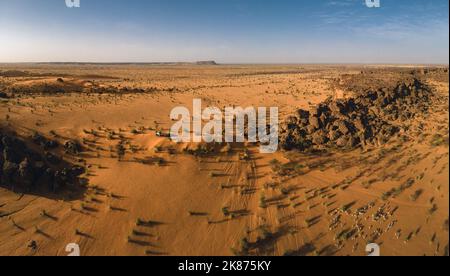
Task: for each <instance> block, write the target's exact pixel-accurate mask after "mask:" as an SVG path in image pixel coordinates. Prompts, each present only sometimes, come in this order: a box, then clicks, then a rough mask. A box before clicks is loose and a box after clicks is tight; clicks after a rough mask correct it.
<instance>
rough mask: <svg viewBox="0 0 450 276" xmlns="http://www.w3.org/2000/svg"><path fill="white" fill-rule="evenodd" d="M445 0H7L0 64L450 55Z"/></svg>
mask: <svg viewBox="0 0 450 276" xmlns="http://www.w3.org/2000/svg"><path fill="white" fill-rule="evenodd" d="M448 41H449V1H448V0H409V1H408V0H381V7H380V8H372V9H370V8H368V7H366V6H365V0H109V1H107V0H81V7H80V8H73V9H69V8H67V7H66V5H65V0H0V62H26V61H86V62H153V61H196V60H210V59H213V60H216V61H218V62H221V63H444V64H448V60H449V42H448Z"/></svg>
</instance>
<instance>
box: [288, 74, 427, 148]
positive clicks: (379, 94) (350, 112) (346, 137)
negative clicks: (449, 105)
mask: <svg viewBox="0 0 450 276" xmlns="http://www.w3.org/2000/svg"><path fill="white" fill-rule="evenodd" d="M431 94H432V93H431V91H430V90H429V89H428V87H426V86H425V85H423V84H422V83H421V82H419V81H418V80H417V79H413V80H411V81H410V82H406V83H401V84H399V85H397V86H396V87H395V88H393V89H388V88H379V89H377V90H371V91H367V92H366V93H360V94H357V95H356V96H355V97H354V98H350V99H341V100H332V99H328V100H326V101H325V102H323V103H321V104H319V105H318V106H316V107H315V108H313V109H312V110H309V111H306V110H298V112H297V114H295V115H294V116H291V117H290V118H288V120H287V121H286V122H285V123H284V125H282V127H281V138H280V141H281V146H282V148H283V149H285V150H292V149H298V150H300V151H308V150H314V149H326V148H340V149H354V148H356V147H361V146H362V147H364V146H366V145H370V144H372V145H374V144H383V143H385V142H387V141H388V140H389V139H390V138H391V137H392V136H393V135H395V134H396V133H397V132H398V131H399V129H398V127H396V126H395V121H398V120H399V121H404V120H408V119H411V118H413V117H414V116H415V114H417V113H419V112H424V111H426V110H427V108H428V107H429V102H430V97H431Z"/></svg>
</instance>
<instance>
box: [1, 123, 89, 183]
mask: <svg viewBox="0 0 450 276" xmlns="http://www.w3.org/2000/svg"><path fill="white" fill-rule="evenodd" d="M33 137H34V138H35V139H33V140H34V142H35V143H36V142H42V141H43V139H44V138H40V139H37V138H38V136H37V135H34V136H33ZM47 142H48V141H47ZM44 146H48V143H45V144H44ZM50 155H51V156H52V159H51V160H54V159H55V158H57V157H55V156H54V155H53V154H51V153H48V152H46V153H45V154H40V153H38V152H37V151H34V150H32V149H30V148H29V147H28V146H27V144H26V143H25V142H24V141H22V140H21V139H18V138H17V137H15V136H14V135H10V134H4V133H2V132H1V130H0V185H3V186H6V187H12V188H15V187H20V188H24V189H26V190H31V189H33V188H36V187H41V186H46V187H47V188H48V189H50V190H51V191H53V192H55V191H57V190H58V188H60V187H64V186H66V185H73V184H76V183H77V181H78V177H79V176H80V175H81V174H83V173H84V169H83V168H81V167H79V166H71V165H68V164H61V162H58V164H59V166H54V163H55V162H50V161H51V160H49V156H50ZM58 160H59V161H61V160H60V159H59V158H58Z"/></svg>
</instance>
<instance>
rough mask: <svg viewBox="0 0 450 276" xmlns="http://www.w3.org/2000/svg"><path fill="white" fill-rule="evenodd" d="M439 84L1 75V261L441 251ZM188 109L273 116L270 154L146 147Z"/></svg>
mask: <svg viewBox="0 0 450 276" xmlns="http://www.w3.org/2000/svg"><path fill="white" fill-rule="evenodd" d="M207 65H208V64H207ZM403 84H404V85H405V87H403V86H402V85H403ZM448 85H449V84H448V69H447V68H432V67H430V68H428V67H427V68H421V67H420V68H419V67H416V66H410V67H405V68H403V67H402V68H399V67H391V66H377V67H371V66H364V67H363V66H337V65H333V66H314V65H310V66H295V65H278V66H276V65H267V66H263V65H240V66H236V65H214V66H205V65H203V64H199V65H189V64H186V65H180V64H178V65H140V66H136V65H101V66H100V65H98V66H96V65H76V66H75V65H70V64H55V65H52V64H36V65H29V64H28V65H2V66H1V67H0V93H1V92H3V93H2V94H0V95H1V97H0V118H2V119H1V121H0V131H1V136H2V142H1V150H2V151H3V155H2V156H3V157H2V159H1V160H0V161H2V162H1V163H2V167H3V173H2V174H1V175H0V176H1V182H0V255H32V256H34V255H38V256H40V255H67V254H68V253H67V252H66V251H65V248H66V245H67V244H69V243H77V244H79V245H80V249H81V254H82V255H138V256H140V255H147V256H155V255H182V256H186V255H199V256H205V255H219V256H228V255H270V256H281V255H314V256H319V255H320V256H323V255H337V256H343V255H366V254H367V253H366V252H365V249H366V245H367V244H369V243H373V242H374V243H377V244H379V245H380V246H381V253H382V255H393V256H395V255H419V256H420V255H431V256H432V255H439V256H442V255H448V209H449V205H448V204H449V197H448V195H449V190H448V188H449V185H448V184H449V178H448V174H449V167H448V164H449V162H448V160H449V155H448V154H449V149H448V124H449V112H448V91H449V90H448V89H449V86H448ZM399 87H400V88H401V89H399ZM403 88H405V89H403ZM396 89H397V90H398V91H397V90H396ZM394 91H397V92H398V93H397V92H395V93H394ZM405 91H407V94H402V93H403V92H405ZM408 91H409V92H408ZM374 92H376V98H373V100H372V98H371V97H372V96H374ZM391 92H392V93H394V94H393V97H392V98H391V99H390V100H389V103H387V102H386V103H384V102H380V103H376V99H378V98H380V99H381V98H382V97H381V96H383V97H384V96H386V97H387V95H388V94H389V93H391ZM396 93H397V94H396ZM405 93H406V92H405ZM408 93H409V94H408ZM411 95H413V96H411ZM193 99H202V100H203V103H204V105H208V106H216V107H219V108H222V107H226V106H234V105H235V106H242V107H247V106H267V107H270V106H277V107H278V108H279V112H280V121H281V122H282V124H281V126H282V128H283V129H284V132H283V131H282V132H281V133H280V134H281V136H280V137H281V145H280V150H279V151H278V152H277V153H274V154H261V153H260V152H259V147H258V145H257V144H254V143H244V144H237V143H236V144H230V145H227V144H221V145H214V146H212V145H207V144H204V143H201V144H196V143H189V144H175V143H173V142H172V141H171V140H170V139H168V138H166V137H163V136H158V135H157V133H158V132H163V133H167V132H168V130H169V129H170V126H171V124H172V123H173V122H171V120H170V117H169V115H170V111H171V110H172V108H174V107H176V106H186V107H192V101H193ZM350 100H356V101H357V100H359V101H360V102H361V104H360V105H359V106H358V109H356V108H355V109H352V110H351V111H348V110H347V111H345V112H344V111H342V110H341V111H342V113H340V114H338V113H339V112H338V111H336V112H332V111H331V110H332V108H330V107H332V106H336V107H337V109H339V108H340V107H344V106H348V104H349V101H350ZM382 100H384V99H382ZM382 100H380V101H382ZM324 105H326V106H327V108H328V109H327V111H326V112H321V111H320V110H322V109H320V107H324ZM387 106H389V111H386V107H387ZM318 107H319V109H320V110H319V111H320V112H317V111H318ZM344 109H345V108H344ZM300 110H303V111H305V112H306V111H307V112H308V115H307V116H306V117H304V118H303V117H302V116H301V114H305V112H303V113H302V112H300ZM328 110H330V111H328ZM363 110H364V111H363ZM394 111H395V112H394ZM358 112H359V113H358ZM316 113H317V114H316ZM322 114H323V116H321V115H322ZM313 118H316V119H317V121H316V120H315V119H313ZM361 118H363V119H364V120H366V121H365V122H364V120H363V122H362V124H363V125H362V126H361V129H359V127H358V125H357V123H356V121H357V120H361ZM294 119H295V121H292V120H294ZM301 119H305V121H304V122H303V123H301V122H300V121H301ZM343 121H345V123H344V125H345V127H344V126H342V124H341V125H340V124H339V123H342V122H343ZM289 123H291V125H289ZM334 123H336V129H333V124H334ZM311 125H313V127H312V128H313V129H312V130H311V132H310V133H304V135H303V134H301V135H300V134H298V133H303V131H304V132H307V131H308V127H309V129H311V127H310V126H311ZM369 126H370V128H371V130H372V132H371V135H369V134H368V133H365V134H366V136H365V137H364V139H363V138H362V137H360V136H358V135H359V134H361V133H359V132H358V131H357V130H358V129H359V130H362V131H363V132H364V131H367V129H368V128H369ZM388 126H389V127H388ZM328 127H329V128H328ZM336 130H338V131H339V133H337V132H336ZM332 131H334V132H333V133H331V132H332ZM319 132H320V133H319ZM363 134H364V133H363ZM333 135H334V136H336V135H338V136H339V137H338V136H336V137H334V136H333ZM6 136H7V137H9V138H7V139H13V140H14V141H22V142H17V143H18V145H19V146H14V145H16V144H11V142H8V141H9V140H8V141H6V140H4V139H3V138H4V137H6ZM385 136H386V137H385ZM333 137H334V138H336V139H334V138H333ZM342 137H344V138H345V139H344V140H345V141H344V140H342V139H341V138H342ZM339 139H341V141H340V142H337V141H339ZM5 141H6V143H5ZM288 142H289V143H288ZM6 149H8V150H6ZM5 151H13V152H15V153H14V154H13V156H20V158H19V159H21V160H9V159H10V157H8V156H9V155H8V154H6V155H5V154H4V152H5ZM5 156H6V157H5ZM24 159H27V160H28V163H26V162H25V163H24V162H23V161H24ZM55 159H56V160H57V161H55ZM6 161H7V162H6ZM6 163H9V165H10V166H12V167H13V168H12V169H9V170H8V173H10V174H8V175H7V174H5V170H4V168H5V166H6V165H5V164H6ZM14 164H16V165H17V166H16V167H14ZM43 167H45V169H49V168H50V169H51V173H49V175H50V176H51V177H50V179H46V178H42V175H45V174H44V173H42V171H47V170H43ZM8 168H9V167H8Z"/></svg>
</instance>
